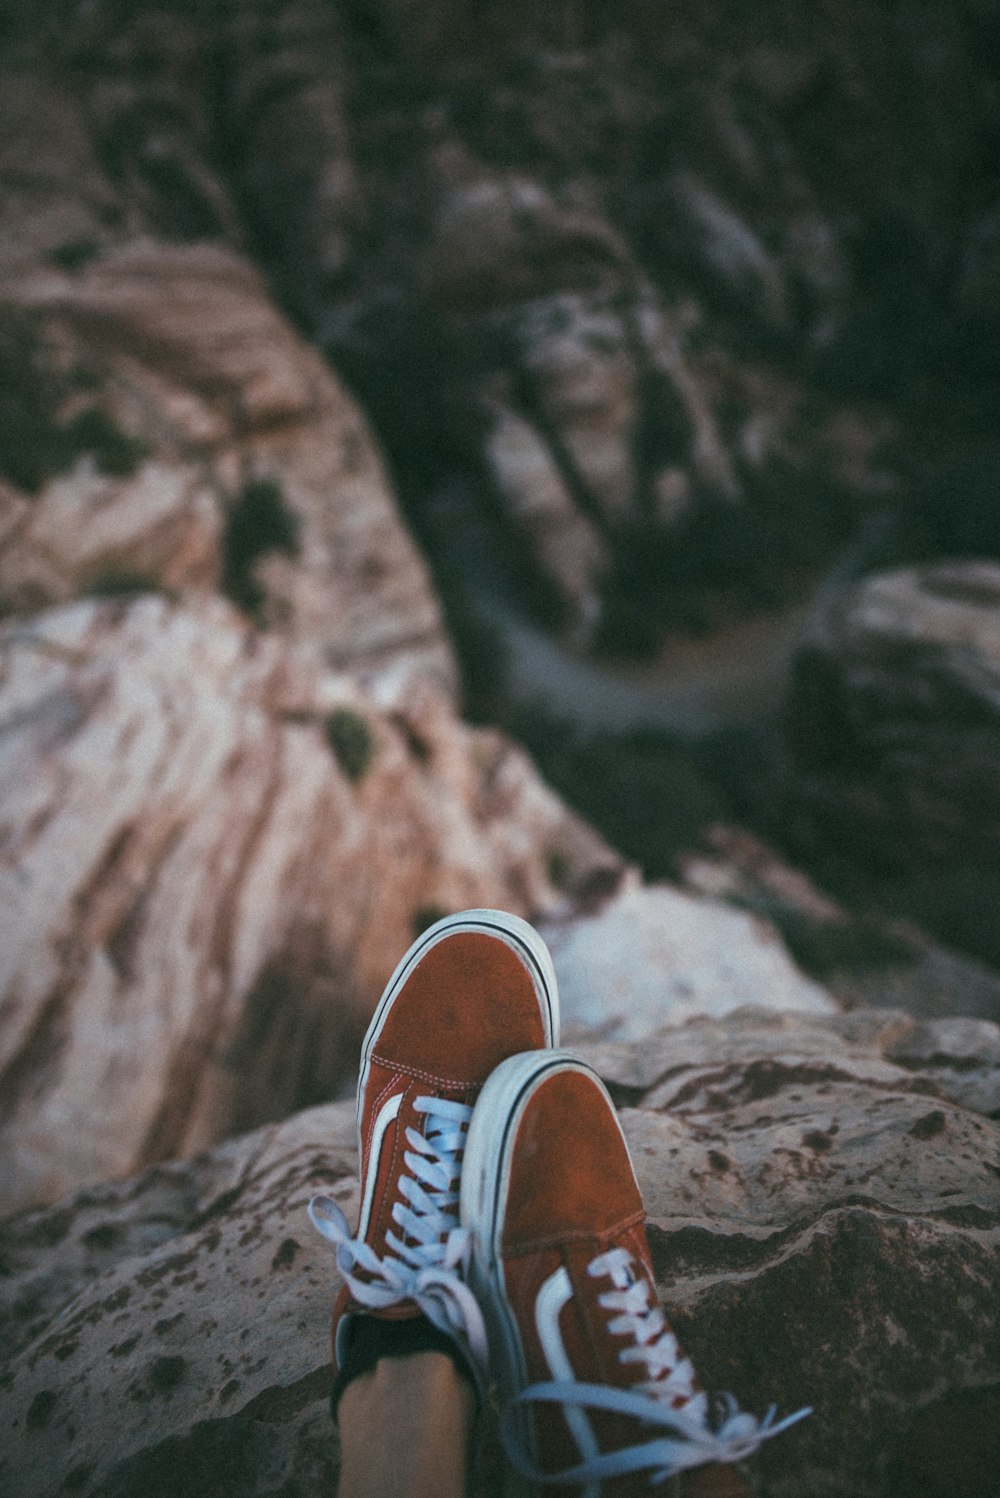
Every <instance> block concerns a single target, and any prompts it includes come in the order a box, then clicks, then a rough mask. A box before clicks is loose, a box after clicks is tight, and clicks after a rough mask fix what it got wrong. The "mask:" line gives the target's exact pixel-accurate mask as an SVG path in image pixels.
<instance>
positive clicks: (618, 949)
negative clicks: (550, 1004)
mask: <svg viewBox="0 0 1000 1498" xmlns="http://www.w3.org/2000/svg"><path fill="white" fill-rule="evenodd" d="M542 929H543V931H544V934H545V938H546V940H547V942H548V945H549V948H550V950H551V952H552V960H553V962H554V963H555V969H556V976H557V977H558V979H559V991H560V997H561V1004H562V1014H563V1026H564V1030H565V1032H566V1033H567V1035H569V1036H574V1037H576V1036H579V1037H586V1036H588V1035H593V1034H595V1033H596V1034H599V1035H601V1036H603V1037H604V1038H606V1039H609V1040H616V1041H623V1042H639V1041H641V1040H642V1038H643V1036H645V1035H647V1034H648V1033H649V1032H650V1031H651V1030H657V1029H659V1028H660V1026H662V1025H683V1024H685V1023H686V1022H687V1021H688V1020H691V1019H694V1018H701V1017H703V1016H705V1017H711V1018H720V1017H721V1016H723V1015H726V1014H728V1013H730V1011H732V1010H734V1009H740V1008H742V1007H743V1006H745V1005H754V1006H759V1007H761V1008H763V1009H773V1010H778V1011H780V1010H791V1011H797V1012H800V1013H809V1014H832V1013H835V1012H836V1008H837V1006H836V1004H835V1002H834V1000H833V999H832V998H831V996H830V995H829V994H828V993H827V992H826V990H825V989H823V988H821V987H820V985H819V984H818V983H814V982H812V981H811V980H810V979H809V978H806V977H805V976H804V975H803V974H802V973H801V972H799V971H798V969H797V968H796V967H795V965H794V963H793V962H792V961H791V959H790V958H789V956H788V951H787V949H786V947H785V946H784V943H783V942H782V940H781V937H780V936H779V935H778V932H777V931H776V929H775V928H774V926H772V925H771V924H770V922H768V921H766V920H763V919H762V918H760V917H759V916H755V915H752V914H750V913H748V912H746V911H742V910H736V909H734V908H732V907H731V906H728V905H725V904H723V903H722V902H721V901H718V900H712V899H704V898H698V897H696V896H694V895H691V894H687V893H685V892H684V891H682V890H679V889H674V888H672V887H671V886H669V885H666V884H658V885H650V886H645V887H639V886H636V885H630V886H629V887H627V888H625V889H623V890H621V891H620V892H619V894H618V895H617V896H616V897H615V898H614V899H613V900H611V901H609V902H608V904H607V905H605V907H604V908H603V909H602V910H601V911H600V913H598V914H596V915H575V916H571V917H569V918H568V919H566V920H563V921H555V922H548V923H546V924H544V925H543V928H542Z"/></svg>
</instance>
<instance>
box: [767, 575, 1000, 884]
mask: <svg viewBox="0 0 1000 1498" xmlns="http://www.w3.org/2000/svg"><path fill="white" fill-rule="evenodd" d="M796 687H797V691H796V695H795V700H794V706H795V708H796V710H797V713H798V720H799V721H798V727H799V743H800V747H801V752H802V756H803V760H804V764H805V767H806V769H807V771H808V769H809V768H811V767H812V766H815V770H816V780H817V785H816V793H817V795H819V796H821V795H822V778H823V773H824V771H828V772H829V774H830V777H831V779H833V778H835V779H836V781H837V788H836V792H835V795H836V797H837V799H838V800H839V801H840V802H841V803H842V804H845V816H846V818H847V819H849V820H851V821H852V822H853V823H854V824H856V826H857V829H858V833H859V835H860V833H861V831H862V829H863V828H864V827H865V826H867V837H868V839H869V841H872V840H878V841H879V842H880V843H883V844H887V845H888V849H889V850H891V852H893V853H895V854H896V855H897V856H902V857H904V858H906V857H909V858H912V859H914V860H916V859H918V858H920V857H927V856H931V857H934V856H935V855H938V856H940V855H941V854H942V853H954V852H955V851H956V850H959V849H960V850H961V851H962V854H963V855H964V856H965V857H967V858H971V859H973V860H978V859H983V858H989V857H995V855H996V850H997V847H998V846H1000V566H997V565H996V564H994V563H992V562H941V563H936V564H933V565H930V566H926V567H921V568H913V569H908V570H905V571H900V572H892V573H884V574H879V575H877V576H875V577H872V578H869V579H868V580H867V581H866V582H864V583H862V584H860V585H859V586H858V587H857V588H855V589H853V590H852V591H851V592H850V593H849V594H848V596H847V597H846V598H844V599H843V601H842V602H840V603H839V604H837V605H835V606H834V607H833V608H832V609H830V610H829V611H828V612H827V614H826V616H825V617H824V618H823V619H822V620H821V621H820V622H819V623H818V625H817V627H816V629H815V630H814V632H813V634H812V637H811V638H810V639H809V641H808V642H807V644H806V646H804V648H803V651H802V653H801V658H800V661H799V664H798V670H797V678H796Z"/></svg>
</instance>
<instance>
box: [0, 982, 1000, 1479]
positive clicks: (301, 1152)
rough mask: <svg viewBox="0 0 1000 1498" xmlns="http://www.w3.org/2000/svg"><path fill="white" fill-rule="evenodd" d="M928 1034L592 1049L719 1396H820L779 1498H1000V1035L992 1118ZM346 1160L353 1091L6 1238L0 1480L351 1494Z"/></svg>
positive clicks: (899, 1020) (846, 1024) (876, 1015)
mask: <svg viewBox="0 0 1000 1498" xmlns="http://www.w3.org/2000/svg"><path fill="white" fill-rule="evenodd" d="M934 1023H936V1024H937V1028H934V1024H932V1025H931V1026H930V1027H929V1028H928V1027H927V1026H921V1025H919V1024H915V1022H914V1021H912V1020H910V1019H909V1018H908V1017H907V1016H906V1015H904V1014H902V1013H899V1012H896V1011H869V1012H867V1013H865V1014H863V1015H861V1014H858V1015H852V1016H840V1017H830V1016H813V1017H804V1016H801V1015H790V1014H773V1013H772V1014H767V1013H764V1012H762V1011H759V1010H757V1011H750V1010H744V1011H742V1012H741V1013H740V1014H736V1015H730V1016H728V1017H726V1018H724V1019H721V1020H710V1019H702V1020H696V1021H693V1022H691V1023H690V1024H688V1025H684V1026H680V1027H669V1028H666V1029H663V1030H660V1031H658V1032H657V1033H656V1034H655V1035H654V1036H652V1037H651V1038H649V1039H647V1040H646V1041H644V1042H642V1043H640V1044H635V1045H610V1044H599V1043H595V1044H592V1045H590V1046H589V1047H583V1048H582V1050H583V1054H585V1055H587V1056H588V1057H589V1059H590V1060H591V1061H592V1063H593V1064H595V1065H596V1066H597V1068H598V1070H599V1071H600V1072H601V1074H602V1075H603V1076H605V1078H606V1079H607V1081H608V1084H609V1086H610V1087H611V1088H612V1091H613V1093H614V1095H615V1096H616V1097H617V1098H618V1099H619V1101H620V1103H621V1104H622V1112H621V1118H622V1123H623V1126H624V1128H625V1132H626V1136H627V1138H628V1140H629V1144H630V1147H631V1150H632V1153H633V1157H634V1160H635V1165H636V1170H637V1174H638V1178H639V1183H640V1186H641V1188H642V1191H643V1195H644V1199H645V1202H646V1207H647V1214H648V1221H649V1231H650V1241H651V1245H652V1250H653V1256H654V1262H655V1265H656V1270H657V1276H658V1282H659V1285H660V1288H661V1290H662V1292H663V1294H664V1296H665V1298H666V1301H667V1304H668V1307H669V1308H670V1312H671V1316H672V1318H673V1320H674V1322H675V1324H676V1326H677V1328H678V1330H679V1332H680V1334H681V1338H682V1341H683V1342H684V1344H685V1345H686V1348H687V1350H688V1352H689V1353H690V1354H691V1355H692V1357H693V1359H694V1361H695V1364H696V1366H697V1367H698V1369H699V1371H700V1373H701V1374H702V1377H703V1378H704V1380H705V1382H706V1384H707V1385H708V1386H709V1387H710V1388H712V1389H729V1390H731V1391H732V1392H733V1393H734V1394H735V1395H736V1396H737V1397H738V1398H739V1399H740V1401H741V1402H742V1403H743V1404H744V1406H745V1407H746V1408H748V1409H752V1410H755V1411H758V1412H763V1410H764V1409H765V1408H766V1407H767V1404H768V1403H769V1402H770V1401H771V1400H774V1401H776V1402H777V1404H778V1406H779V1409H780V1410H781V1411H782V1412H788V1411H790V1410H792V1409H797V1408H799V1407H800V1406H802V1405H803V1404H806V1403H808V1404H810V1405H812V1406H813V1414H812V1415H811V1416H810V1417H809V1418H808V1419H807V1420H806V1421H804V1422H803V1423H802V1424H801V1425H799V1426H798V1427H796V1428H795V1429H794V1430H793V1431H790V1432H788V1433H787V1434H785V1435H783V1436H782V1437H780V1438H779V1439H778V1440H776V1441H774V1442H773V1443H772V1444H771V1445H770V1446H769V1447H767V1448H766V1449H765V1450H764V1451H763V1452H762V1453H761V1454H760V1456H759V1457H758V1458H757V1460H756V1461H755V1462H754V1464H753V1467H752V1469H751V1470H752V1471H753V1473H755V1474H756V1476H755V1491H757V1492H759V1493H761V1494H766V1495H767V1498H799V1495H801V1494H802V1493H803V1492H808V1493H810V1494H812V1495H815V1498H858V1495H860V1494H863V1495H866V1498H904V1495H907V1494H913V1493H917V1492H919V1493H921V1494H922V1495H923V1498H944V1495H945V1494H949V1495H951V1498H983V1495H985V1494H987V1493H990V1492H992V1491H993V1488H992V1487H991V1486H990V1484H991V1483H992V1481H993V1478H994V1477H995V1473H996V1469H997V1468H996V1463H997V1458H998V1455H1000V1453H998V1449H997V1434H996V1432H997V1425H996V1421H995V1418H993V1417H994V1416H995V1412H996V1400H997V1392H996V1391H997V1387H998V1385H1000V1321H998V1315H1000V1309H998V1305H997V1299H996V1294H995V1286H996V1282H997V1274H998V1271H1000V1263H998V1258H1000V1183H998V1171H1000V1125H998V1123H997V1121H996V1119H995V1118H991V1117H989V1116H986V1115H985V1114H984V1113H983V1112H982V1111H979V1110H980V1108H981V1107H983V1106H984V1105H986V1106H989V1107H990V1109H991V1110H992V1107H993V1106H995V1103H996V1098H997V1088H998V1086H1000V1065H998V1058H1000V1031H998V1030H997V1027H996V1026H985V1027H983V1029H982V1031H981V1032H980V1033H979V1035H978V1038H977V1039H976V1040H975V1041H972V1040H971V1038H970V1037H969V1036H966V1037H965V1038H964V1039H960V1040H959V1042H958V1050H957V1051H956V1053H955V1055H954V1057H953V1058H951V1059H952V1060H954V1062H955V1063H956V1064H955V1066H954V1068H953V1069H952V1080H954V1079H955V1075H957V1074H958V1073H960V1072H961V1071H962V1067H963V1065H964V1063H965V1062H966V1061H968V1060H969V1059H970V1057H971V1052H972V1051H975V1053H976V1056H977V1057H978V1063H977V1064H978V1065H979V1066H980V1067H981V1068H982V1071H983V1075H984V1077H985V1076H987V1075H989V1077H990V1078H991V1082H990V1085H991V1087H992V1089H993V1091H992V1093H991V1094H989V1095H987V1094H985V1093H984V1094H983V1095H982V1096H981V1097H980V1099H979V1100H978V1103H977V1102H976V1100H974V1099H970V1098H966V1099H964V1100H961V1099H959V1098H958V1097H956V1096H955V1095H954V1094H953V1093H952V1092H951V1091H949V1087H948V1084H947V1075H948V1074H949V1057H948V1053H947V1052H946V1051H945V1050H943V1049H942V1048H943V1047H946V1046H948V1045H950V1044H951V1043H952V1041H953V1039H954V1036H953V1034H952V1032H950V1031H948V1030H947V1029H945V1028H941V1022H934ZM948 1023H950V1022H945V1024H948ZM928 1051H933V1053H934V1060H933V1062H932V1064H931V1065H930V1066H928V1065H927V1056H926V1053H927V1052H928ZM903 1058H905V1062H904V1059H903ZM354 1151H355V1142H354V1118H353V1108H352V1105H351V1103H350V1102H343V1103H339V1104H333V1105H328V1106H324V1107H318V1108H315V1109H312V1110H310V1111H308V1112H305V1113H301V1114H299V1115H297V1116H296V1117H294V1118H292V1119H289V1120H288V1121H287V1122H285V1123H283V1124H280V1125H275V1126H272V1127H269V1128H265V1129H262V1130H259V1131H258V1132H256V1133H254V1134H251V1135H249V1136H246V1137H243V1138H241V1139H237V1140H232V1141H230V1142H229V1143H227V1144H225V1145H222V1146H220V1147H218V1148H217V1149H216V1150H215V1151H213V1152H212V1153H211V1154H210V1155H205V1156H201V1157H199V1158H197V1159H194V1160H191V1161H188V1162H186V1163H184V1164H171V1165H160V1166H157V1167H155V1168H153V1169H151V1170H149V1171H147V1172H145V1173H144V1174H143V1175H141V1176H139V1177H138V1178H136V1179H135V1180H133V1181H129V1182H125V1183H121V1184H118V1185H110V1186H102V1187H97V1188H94V1189H91V1190H88V1191H85V1192H81V1193H78V1194H77V1195H76V1196H75V1197H71V1198H69V1199H67V1200H65V1201H63V1202H62V1203H60V1204H59V1205H58V1206H56V1207H53V1208H50V1209H46V1210H41V1211H35V1212H30V1213H26V1214H23V1215H21V1216H19V1217H16V1218H13V1219H10V1220H8V1221H7V1222H6V1223H4V1224H3V1226H2V1227H0V1253H2V1256H3V1264H4V1268H5V1275H4V1279H3V1281H2V1306H3V1310H2V1317H3V1319H2V1321H0V1326H2V1328H3V1334H4V1335H3V1345H4V1348H5V1351H6V1363H5V1366H4V1368H3V1371H2V1373H0V1379H2V1381H3V1386H4V1389H5V1397H4V1401H3V1413H2V1416H0V1420H2V1431H3V1434H2V1439H0V1482H2V1485H3V1488H4V1491H5V1492H6V1493H9V1494H10V1495H11V1498H42V1495H48V1494H50V1493H53V1492H56V1491H60V1490H63V1491H68V1492H74V1493H78V1494H80V1495H81V1498H97V1495H100V1498H112V1495H114V1498H133V1495H134V1498H167V1495H168V1494H173V1493H176V1492H177V1491H178V1489H183V1490H185V1491H188V1492H197V1493H199V1494H204V1495H205V1498H229V1495H233V1498H236V1495H237V1494H240V1495H243V1494H249V1495H251V1498H253V1495H260V1498H277V1495H279V1494H285V1495H287V1494H288V1493H290V1492H301V1493H305V1492H321V1491H332V1486H333V1483H334V1481H335V1473H336V1450H337V1448H336V1438H335V1434H334V1432H333V1429H332V1427H331V1426H330V1423H329V1416H328V1413H327V1407H326V1395H327V1391H328V1389H329V1381H330V1374H329V1340H328V1325H329V1320H328V1318H329V1310H330V1304H331V1300H332V1297H333V1294H334V1292H335V1289H336V1285H337V1276H336V1273H335V1271H334V1268H333V1262H332V1256H331V1255H330V1253H329V1250H328V1246H327V1245H325V1244H324V1243H323V1242H322V1241H321V1240H320V1239H319V1238H318V1237H316V1235H314V1234H313V1233H312V1230H311V1229H310V1228H309V1226H308V1224H307V1221H306V1217H305V1205H306V1202H307V1200H308V1198H309V1196H310V1194H311V1193H312V1192H313V1191H315V1190H317V1189H322V1190H324V1191H327V1192H330V1193H331V1194H332V1195H333V1196H334V1197H336V1198H337V1199H338V1200H339V1201H340V1202H341V1204H342V1205H343V1207H344V1209H345V1211H346V1212H347V1213H348V1215H349V1216H350V1215H351V1214H352V1213H353V1212H354V1211H355V1210H356V1204H357V1190H356V1185H355V1181H354V1172H355V1168H356V1165H355V1154H354ZM991 1422H992V1423H991ZM486 1452H487V1456H486V1460H485V1463H484V1470H483V1471H482V1472H481V1473H480V1475H479V1481H478V1483H477V1491H479V1492H482V1493H484V1494H488V1495H492V1494H494V1493H498V1492H499V1470H498V1469H499V1463H498V1459H497V1458H496V1455H495V1445H494V1446H493V1447H492V1448H491V1446H490V1445H489V1444H487V1447H486Z"/></svg>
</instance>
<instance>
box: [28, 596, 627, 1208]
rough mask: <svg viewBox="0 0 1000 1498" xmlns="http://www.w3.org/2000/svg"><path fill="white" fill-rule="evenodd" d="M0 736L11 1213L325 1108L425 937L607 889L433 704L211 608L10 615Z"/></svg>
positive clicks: (546, 804) (510, 770)
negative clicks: (498, 909)
mask: <svg viewBox="0 0 1000 1498" xmlns="http://www.w3.org/2000/svg"><path fill="white" fill-rule="evenodd" d="M0 717H2V723H3V730H4V754H3V758H2V762H0V806H2V810H0V827H2V830H3V861H2V869H0V877H2V882H3V891H4V893H3V899H2V901H0V907H2V917H0V919H2V924H3V939H2V944H0V945H2V951H3V958H2V972H3V980H2V988H0V992H2V1014H3V1026H2V1029H3V1042H2V1052H0V1056H2V1059H0V1079H2V1080H0V1092H2V1095H3V1111H2V1121H0V1132H2V1137H3V1153H4V1170H3V1190H2V1193H0V1195H2V1200H3V1202H4V1205H5V1206H6V1208H7V1209H8V1210H12V1209H13V1208H15V1207H16V1206H18V1205H26V1204H29V1203H31V1202H35V1201H39V1200H51V1199H52V1198H53V1197H55V1196H57V1195H59V1194H60V1193H62V1192H63V1191H65V1190H66V1189H67V1188H68V1187H69V1186H71V1185H74V1184H79V1183H83V1182H87V1181H93V1180H98V1179H102V1178H105V1177H108V1176H121V1175H124V1174H127V1173H129V1172H131V1171H134V1170H135V1169H137V1168H138V1167H140V1166H141V1165H143V1164H145V1163H148V1162H150V1161H153V1160H157V1159H161V1158H164V1157H165V1156H169V1155H172V1154H177V1153H182V1152H189V1151H191V1150H194V1149H197V1148H200V1147H203V1146H204V1145H206V1144H208V1143H211V1142H214V1141H215V1140H216V1139H218V1138H219V1137H220V1136H221V1135H222V1134H225V1133H227V1132H232V1131H234V1130H235V1129H239V1128H246V1127H248V1126H251V1125H253V1124H255V1123H258V1122H260V1121H262V1120H264V1119H266V1118H274V1117H278V1116H281V1115H282V1114H283V1113H285V1112H288V1111H290V1110H291V1109H292V1108H294V1107H295V1106H298V1105H300V1104H301V1103H303V1102H305V1101H309V1100H311V1099H315V1098H316V1097H322V1096H329V1095H330V1092H331V1090H335V1088H336V1086H337V1084H338V1081H339V1080H340V1079H342V1078H343V1077H344V1076H345V1075H346V1074H348V1073H349V1072H351V1071H352V1070H353V1067H354V1064H355V1052H356V1046H357V1041H358V1038H359V1034H360V1029H361V1028H363V1025H364V1023H365V1021H366V1016H367V1014H368V1013H369V1012H370V1010H371V1007H372V1005H373V1004H374V1002H375V1000H376V998H377V996H378V993H379V992H380V991H381V988H382V985H383V984H384V982H385V980H386V978H387V977H388V975H389V973H390V971H391V970H392V967H393V965H394V963H395V962H396V960H397V958H398V956H399V953H400V952H401V951H403V950H404V949H405V948H406V947H407V946H408V945H409V943H410V941H411V940H412V938H413V936H414V935H415V934H416V932H417V931H418V930H419V929H420V928H421V926H422V925H425V924H427V923H428V922H429V921H430V920H432V919H434V918H436V916H437V915H438V914H442V913H445V912H447V911H449V910H452V909H461V908H463V907H465V906H474V905H501V906H506V907H508V908H511V909H515V910H519V911H522V912H524V913H529V912H533V911H534V912H537V911H544V910H545V908H546V907H548V908H549V909H551V910H557V909H559V908H561V907H562V906H564V905H565V903H566V901H567V900H568V899H571V898H575V897H579V896H580V895H582V894H585V893H586V892H587V890H588V889H594V888H597V887H604V888H613V887H614V884H615V883H616V882H617V880H618V879H619V877H620V874H621V869H622V866H621V862H620V860H619V859H618V858H617V857H616V855H614V854H613V853H611V852H610V850H608V849H607V848H606V847H605V846H604V845H603V844H602V843H601V841H600V839H599V838H598V837H597V836H596V834H594V833H592V832H591V831H590V830H589V829H588V828H587V827H586V826H585V825H584V824H582V823H581V822H580V821H579V820H578V819H577V818H575V817H574V816H573V815H572V814H571V813H570V812H568V811H567V810H566V808H565V807H564V806H563V805H562V804H561V803H560V802H559V801H558V800H557V798H556V797H555V796H554V795H553V794H552V793H551V792H549V791H548V790H547V789H546V788H545V787H544V786H543V785H542V783H541V782H540V781H539V780H538V778H537V776H536V775H535V774H534V772H533V770H532V768H531V766H530V763H529V762H528V760H527V759H526V757H525V756H524V755H523V754H521V753H520V751H518V750H516V749H515V748H514V747H513V746H512V745H511V744H509V743H508V742H506V741H505V740H504V739H503V738H502V737H501V736H500V735H498V734H495V733H492V732H490V731H478V732H477V731H471V730H468V729H466V728H464V727H463V726H461V725H460V724H458V723H457V722H456V721H455V719H454V717H453V715H452V712H451V709H450V707H449V706H448V703H447V702H446V701H445V700H444V699H442V698H441V696H440V695H439V694H437V693H435V692H434V691H433V690H432V689H431V688H430V687H429V686H428V687H427V689H426V691H425V692H424V693H423V695H420V694H419V693H414V692H413V691H411V693H410V695H409V698H408V705H407V707H406V709H405V711H404V710H403V709H396V710H395V711H394V712H393V713H392V714H387V713H386V712H385V711H382V710H380V709H379V708H378V707H377V706H376V705H375V704H374V703H373V701H372V699H371V698H369V697H366V696H365V695H364V694H363V692H362V691H361V690H360V688H359V687H358V686H357V685H356V684H355V683H354V682H353V680H352V679H350V678H348V677H344V676H336V675H333V674H332V673H330V672H325V671H323V670H321V669H320V668H319V667H318V666H317V665H316V662H315V659H314V657H313V656H312V654H311V653H310V652H309V651H308V650H305V649H301V650H299V651H298V652H296V651H293V650H292V649H290V648H289V647H288V645H287V644H286V643H284V642H283V641H282V640H281V639H280V637H278V636H275V635H266V634H262V633H259V632H257V631H254V630H252V629H250V628H249V627H248V626H247V625H246V624H245V623H244V622H243V621H242V620H241V619H240V616H239V615H238V614H237V613H236V611H235V610H234V609H232V608H231V607H230V606H228V605H225V604H223V603H222V602H221V601H218V600H217V601H215V602H206V603H204V604H202V605H201V606H199V607H198V608H195V607H193V606H181V605H178V604H171V603H168V602H167V601H165V600H164V599H162V598H157V597H152V596H147V597H143V598H138V599H132V600H115V601H97V600H88V601H83V602H80V603H77V604H74V605H69V606H67V607H65V608H64V609H61V610H53V611H50V612H48V613H44V614H41V615H39V616H36V617H34V618H33V619H31V620H29V621H21V620H15V621H9V622H8V623H7V624H6V626H5V627H4V629H3V630H2V633H0ZM553 869H558V871H559V873H560V877H561V880H562V884H561V887H560V888H558V889H557V888H556V887H555V886H554V885H553V883H552V882H551V880H552V871H553ZM574 891H575V892H576V895H575V896H574V893H573V892H574Z"/></svg>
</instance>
